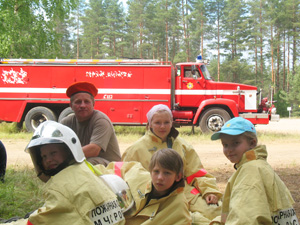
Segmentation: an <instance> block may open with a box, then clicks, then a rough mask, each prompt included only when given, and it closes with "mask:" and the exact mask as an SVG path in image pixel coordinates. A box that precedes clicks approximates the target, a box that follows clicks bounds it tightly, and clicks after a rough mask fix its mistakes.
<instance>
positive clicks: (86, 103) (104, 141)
mask: <svg viewBox="0 0 300 225" xmlns="http://www.w3.org/2000/svg"><path fill="white" fill-rule="evenodd" d="M66 94H67V96H68V97H69V98H70V106H71V108H72V110H73V111H74V114H73V115H69V116H67V117H65V118H64V119H63V120H62V121H61V123H62V124H64V125H66V126H68V127H70V128H71V129H72V130H73V131H74V132H75V133H76V134H77V136H78V137H79V140H80V142H81V145H82V148H83V152H84V155H85V157H86V158H87V160H88V161H89V162H91V163H92V164H94V165H96V164H103V165H107V164H108V163H109V162H111V161H120V160H121V154H120V149H119V144H118V140H117V137H116V134H115V130H114V127H113V125H112V123H111V121H110V119H109V118H108V116H107V115H105V114H104V113H103V112H100V111H98V110H95V109H94V106H95V99H94V97H95V96H96V95H97V94H98V89H97V88H96V87H95V86H94V85H93V84H92V83H89V82H76V83H74V84H72V85H70V86H69V87H68V89H67V91H66Z"/></svg>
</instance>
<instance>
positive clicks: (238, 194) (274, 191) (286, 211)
mask: <svg viewBox="0 0 300 225" xmlns="http://www.w3.org/2000/svg"><path fill="white" fill-rule="evenodd" d="M266 159H267V151H266V147H265V146H257V147H255V148H253V149H252V150H249V151H247V152H245V153H244V155H243V157H242V159H241V161H240V162H239V163H238V164H236V165H235V168H236V169H237V170H236V172H235V173H234V174H233V175H232V177H231V178H230V179H229V181H228V184H227V186H226V190H225V194H224V198H223V206H222V223H223V224H224V223H225V224H247V225H251V224H265V225H268V224H270V225H271V224H278V225H279V224H298V225H299V222H298V220H297V218H296V215H295V211H294V209H293V207H292V204H293V203H294V201H293V199H292V196H291V194H290V192H289V190H288V189H287V187H286V186H285V184H284V183H283V182H282V180H281V179H280V178H279V176H278V175H277V174H276V173H275V172H274V171H273V169H272V168H271V166H270V165H269V164H268V163H267V161H266Z"/></svg>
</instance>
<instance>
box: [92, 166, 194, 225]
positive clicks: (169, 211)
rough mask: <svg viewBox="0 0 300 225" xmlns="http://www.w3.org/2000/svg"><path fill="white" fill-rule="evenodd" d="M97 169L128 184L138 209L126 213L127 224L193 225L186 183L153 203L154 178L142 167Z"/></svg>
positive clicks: (102, 167) (135, 207)
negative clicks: (114, 175) (184, 190)
mask: <svg viewBox="0 0 300 225" xmlns="http://www.w3.org/2000/svg"><path fill="white" fill-rule="evenodd" d="M96 167H97V168H98V169H99V170H100V171H101V172H103V173H113V174H116V175H119V176H121V177H122V178H123V179H124V180H125V181H126V182H127V184H128V186H129V188H130V191H131V194H132V197H133V200H134V202H135V205H134V207H133V208H132V209H131V210H130V211H128V212H127V213H125V217H126V224H128V225H141V224H142V225H160V224H162V225H188V224H191V217H190V214H189V211H188V205H187V201H186V198H185V196H184V193H183V186H184V182H181V185H178V186H176V187H175V188H173V190H172V191H171V192H170V193H169V194H168V195H167V196H165V197H163V198H160V199H151V200H150V201H149V199H148V197H149V194H150V192H151V190H152V182H151V176H150V173H149V172H148V171H147V170H145V169H144V168H143V166H142V165H141V164H140V163H138V162H111V163H110V164H108V166H107V167H106V168H105V167H104V166H103V165H97V166H96ZM147 200H148V203H147ZM146 203H147V204H146Z"/></svg>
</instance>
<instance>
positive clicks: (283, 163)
mask: <svg viewBox="0 0 300 225" xmlns="http://www.w3.org/2000/svg"><path fill="white" fill-rule="evenodd" d="M256 129H257V132H259V133H263V132H280V133H286V134H299V139H298V140H295V141H294V142H292V143H289V142H285V141H282V140H281V141H279V142H266V143H261V144H266V145H267V149H268V152H269V157H268V162H269V163H270V164H271V165H272V166H273V167H274V168H276V167H290V166H296V165H298V166H300V160H299V159H300V119H281V120H280V121H279V122H270V124H268V125H257V126H256ZM2 142H3V143H4V145H5V147H6V150H7V158H8V159H7V164H8V166H10V165H12V166H17V167H18V166H24V165H28V166H32V162H31V159H30V156H29V154H27V153H25V152H24V149H25V147H26V145H27V144H28V142H29V140H13V139H4V140H2ZM191 144H192V145H193V146H194V148H195V149H196V150H197V152H198V154H199V156H200V158H201V161H202V163H203V164H204V166H205V167H206V168H210V169H217V168H224V167H227V166H228V164H229V167H231V164H230V163H228V160H227V159H226V158H225V157H224V155H223V153H222V147H221V144H220V142H219V141H214V142H212V141H206V142H204V143H200V142H199V141H197V140H193V141H192V143H191ZM127 147H128V143H120V149H121V152H123V151H125V149H126V148H127Z"/></svg>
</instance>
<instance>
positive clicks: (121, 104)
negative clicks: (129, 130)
mask: <svg viewBox="0 0 300 225" xmlns="http://www.w3.org/2000/svg"><path fill="white" fill-rule="evenodd" d="M76 81H88V82H92V83H94V84H95V85H96V87H97V88H98V95H97V96H96V99H95V109H98V110H100V111H102V112H104V113H106V114H107V115H108V116H109V118H110V119H111V121H112V122H113V123H114V124H115V125H145V124H146V122H147V120H146V113H147V112H148V110H149V109H150V108H151V107H152V106H153V105H156V104H166V105H168V106H169V107H170V109H171V110H172V112H173V116H174V122H175V124H176V125H179V126H181V125H191V126H200V128H201V130H202V132H208V131H217V130H219V129H220V128H221V126H222V125H223V124H224V122H226V121H227V120H229V119H230V118H232V117H237V116H242V117H244V118H246V119H248V120H250V121H251V122H252V123H254V124H268V123H269V120H271V119H272V120H278V119H279V116H278V115H277V114H275V113H276V108H275V107H274V105H272V106H271V107H269V108H268V110H267V111H264V112H261V113H259V112H258V110H257V107H258V104H257V99H258V96H259V95H258V91H257V88H256V87H254V86H250V85H244V84H237V83H228V82H215V81H213V80H212V78H211V76H210V74H209V72H208V70H207V67H206V64H205V63H204V62H203V61H202V60H201V59H199V60H197V61H196V62H186V63H178V64H176V65H175V66H173V65H172V64H171V63H169V62H160V61H157V60H126V59H122V60H63V59H53V60H50V59H1V60H0V108H1V110H0V120H1V121H10V122H17V123H18V124H23V122H24V121H25V126H26V128H27V130H28V131H34V130H35V128H36V127H37V126H38V125H39V124H40V123H41V122H43V121H45V120H58V121H60V120H61V119H62V118H63V117H65V116H67V115H68V114H70V113H71V111H70V108H69V101H70V100H69V98H67V96H66V94H65V93H66V89H67V87H68V86H69V85H70V84H72V83H73V82H76Z"/></svg>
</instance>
